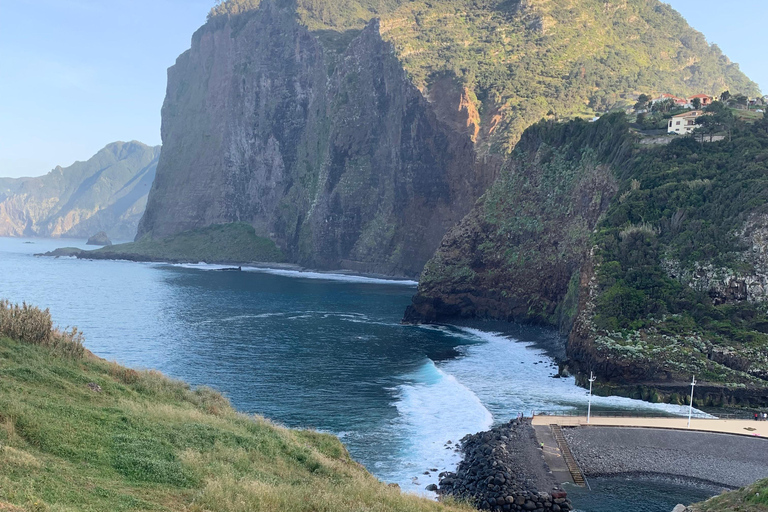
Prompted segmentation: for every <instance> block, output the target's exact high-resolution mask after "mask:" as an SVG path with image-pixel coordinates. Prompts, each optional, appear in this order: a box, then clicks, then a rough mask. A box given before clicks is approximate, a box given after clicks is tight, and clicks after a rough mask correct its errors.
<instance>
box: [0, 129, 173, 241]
mask: <svg viewBox="0 0 768 512" xmlns="http://www.w3.org/2000/svg"><path fill="white" fill-rule="evenodd" d="M159 155H160V147H159V146H158V147H149V146H146V145H144V144H142V143H140V142H136V141H133V142H115V143H113V144H109V145H108V146H106V147H105V148H104V149H102V150H101V151H99V152H98V153H96V155H94V156H93V157H92V158H90V159H89V160H88V161H85V162H76V163H74V164H73V165H71V166H70V167H67V168H62V167H56V168H55V169H54V170H52V171H51V172H50V173H48V174H46V175H45V176H41V177H39V178H20V179H13V180H11V179H3V180H2V181H1V182H0V236H41V237H74V238H88V237H89V236H90V235H92V234H93V233H96V232H98V231H105V232H106V233H108V234H109V235H110V236H111V237H112V238H116V239H123V240H126V239H132V238H133V237H134V236H135V235H136V229H137V226H138V223H139V219H140V218H141V215H142V214H143V213H144V207H145V205H146V202H147V196H148V194H149V189H150V187H151V185H152V181H153V180H154V178H155V170H156V168H157V160H158V157H159Z"/></svg>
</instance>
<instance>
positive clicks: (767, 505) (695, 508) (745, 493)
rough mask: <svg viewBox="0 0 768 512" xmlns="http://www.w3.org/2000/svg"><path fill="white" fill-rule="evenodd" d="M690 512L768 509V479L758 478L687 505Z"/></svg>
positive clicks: (760, 510)
mask: <svg viewBox="0 0 768 512" xmlns="http://www.w3.org/2000/svg"><path fill="white" fill-rule="evenodd" d="M689 510H690V511H692V512H726V511H727V512H765V511H768V480H760V481H757V482H755V483H754V484H752V485H750V486H747V487H743V488H741V489H738V490H736V491H732V492H727V493H725V494H722V495H720V496H716V497H714V498H712V499H710V500H707V501H705V502H702V503H696V504H694V505H691V506H690V507H689Z"/></svg>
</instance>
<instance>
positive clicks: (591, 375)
mask: <svg viewBox="0 0 768 512" xmlns="http://www.w3.org/2000/svg"><path fill="white" fill-rule="evenodd" d="M596 380H597V379H595V374H594V373H592V372H589V401H588V402H587V423H589V418H590V416H592V383H593V382H595V381H596Z"/></svg>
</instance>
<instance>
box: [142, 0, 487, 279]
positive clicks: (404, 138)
mask: <svg viewBox="0 0 768 512" xmlns="http://www.w3.org/2000/svg"><path fill="white" fill-rule="evenodd" d="M168 77H169V78H168V93H167V96H166V101H165V104H164V106H163V128H162V136H163V143H164V150H163V155H162V156H161V158H160V162H159V166H158V173H157V179H156V180H155V184H154V185H153V187H152V192H151V194H150V198H149V204H148V206H147V211H146V213H145V215H144V217H143V219H142V221H141V224H140V226H139V233H138V236H137V239H138V237H143V236H145V235H149V236H151V237H155V238H158V237H165V236H168V235H171V234H174V233H178V232H180V231H185V230H189V229H195V228H199V227H203V226H206V225H210V224H222V223H228V222H237V221H239V222H247V223H249V224H251V225H252V226H254V227H255V228H256V231H257V234H258V235H259V236H265V237H269V238H271V239H272V240H274V241H275V242H276V243H277V244H278V245H279V247H280V248H281V249H282V250H283V251H284V252H285V253H286V254H287V255H288V257H289V258H290V259H291V260H292V261H294V262H298V263H301V264H303V265H306V266H309V267H315V268H348V269H352V270H357V271H368V272H371V271H373V272H380V273H386V274H392V275H404V276H414V275H417V274H418V273H419V272H420V271H421V269H422V267H423V265H424V263H425V262H426V261H427V259H428V258H429V257H430V256H431V255H432V253H433V252H434V250H435V249H436V248H437V246H438V245H439V243H440V240H441V238H442V236H443V235H444V234H445V232H446V231H447V229H448V228H450V227H451V226H453V225H454V224H455V223H456V222H458V221H459V220H460V219H461V217H463V216H464V215H465V214H466V213H467V211H469V209H470V207H471V206H472V203H473V202H474V200H475V199H476V198H477V197H478V196H479V195H480V194H481V193H482V191H483V190H484V189H485V187H486V186H487V185H488V184H489V183H490V180H491V178H492V177H493V174H494V163H493V161H491V162H489V163H483V162H482V161H478V160H477V159H476V157H475V152H474V147H473V144H472V140H471V137H470V135H469V134H468V133H459V132H457V131H455V130H454V129H453V128H451V127H450V126H449V125H448V124H446V123H445V122H443V121H441V120H439V119H438V116H437V115H436V114H435V113H434V111H433V109H432V107H431V105H430V104H429V102H428V101H427V100H426V99H425V98H424V97H423V96H422V94H421V93H420V91H419V90H418V89H416V87H414V86H413V84H412V83H411V82H410V80H409V79H408V77H407V76H406V74H405V71H404V70H403V68H402V65H401V64H400V62H399V61H398V59H397V58H396V56H395V54H394V50H393V48H392V45H391V44H390V43H387V42H384V41H383V40H382V38H381V35H380V31H379V24H378V21H376V20H374V21H372V22H371V23H369V24H368V26H367V27H366V28H365V29H364V30H363V31H362V32H360V33H359V35H358V36H357V37H356V38H355V39H354V40H353V41H352V42H351V43H349V45H348V47H347V48H346V50H344V51H343V52H341V53H340V54H336V53H330V52H329V51H328V50H326V49H325V48H324V46H323V45H322V44H321V42H320V41H319V39H318V38H317V37H316V36H315V35H313V34H312V33H310V31H309V30H308V29H307V28H306V27H304V26H302V25H301V24H299V22H298V21H297V19H296V15H295V12H294V10H293V8H292V7H291V6H282V5H279V2H276V1H266V2H263V3H262V4H261V6H260V7H259V9H258V10H255V11H250V12H246V13H244V14H241V15H238V16H231V17H221V16H219V17H214V18H212V19H211V20H210V21H209V23H208V24H207V25H205V26H204V27H203V28H201V29H200V30H199V31H198V32H197V33H196V34H195V36H194V38H193V42H192V48H191V49H190V50H189V51H188V52H186V53H184V54H183V55H182V56H181V57H179V59H178V60H177V62H176V65H175V66H173V67H172V68H171V69H170V70H169V75H168ZM465 132H466V130H465Z"/></svg>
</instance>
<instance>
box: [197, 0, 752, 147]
mask: <svg viewBox="0 0 768 512" xmlns="http://www.w3.org/2000/svg"><path fill="white" fill-rule="evenodd" d="M257 4H258V1H257V0H228V1H226V2H223V3H221V4H220V5H217V6H216V7H215V8H214V9H213V10H212V11H211V16H212V17H214V18H215V17H216V16H219V15H222V14H228V13H239V12H243V11H245V10H248V9H251V8H254V7H255V6H256V5H257ZM295 4H296V9H297V12H298V13H299V16H300V18H301V19H302V21H303V22H304V23H305V24H306V25H307V26H308V27H309V28H310V30H312V31H313V32H314V33H315V34H316V35H318V37H320V39H321V41H322V42H323V43H324V44H326V47H327V48H328V49H329V50H331V51H339V50H341V49H343V48H344V47H345V46H344V43H345V42H347V43H348V41H349V36H350V34H351V35H354V34H355V33H356V31H358V30H360V29H361V28H362V27H363V26H364V24H365V22H366V21H368V20H370V19H371V18H374V17H379V18H381V20H382V23H381V27H382V33H383V36H384V38H385V39H387V40H389V41H391V42H392V43H393V44H394V46H395V49H396V52H397V54H398V56H399V58H400V60H401V62H402V63H403V66H404V67H405V69H406V71H407V72H408V73H409V74H410V76H411V79H412V80H413V82H414V83H415V84H416V86H418V87H419V88H421V89H422V90H429V89H431V87H432V85H434V84H435V82H436V81H438V80H440V79H443V78H445V77H448V78H451V79H452V80H453V82H454V83H455V84H456V87H457V88H466V89H468V91H469V97H470V98H472V99H473V101H474V103H475V107H476V108H477V110H478V111H479V113H480V119H481V130H480V135H479V142H480V147H481V148H483V149H484V150H487V151H488V150H489V151H496V152H502V153H507V152H510V151H511V150H512V148H513V147H514V144H515V143H516V142H517V141H518V139H519V138H520V136H521V135H522V133H523V131H524V130H525V129H526V128H527V127H528V126H530V125H531V124H533V123H535V122H537V121H538V120H540V119H542V118H544V117H546V116H547V115H548V114H549V115H554V116H555V117H557V118H559V119H562V118H567V117H572V116H591V115H593V114H594V113H595V112H605V111H608V110H611V109H624V108H627V107H631V106H632V105H634V104H635V100H636V98H637V97H638V94H639V92H640V91H643V92H653V93H654V94H658V93H663V92H667V93H671V94H676V95H680V96H690V95H693V94H697V93H707V94H713V95H714V94H717V95H719V94H720V93H721V92H722V91H723V90H725V89H730V90H732V91H738V92H739V93H742V94H748V95H750V96H756V95H758V94H759V89H758V87H757V85H756V84H755V83H753V82H751V81H750V80H749V79H748V78H747V77H746V76H744V74H742V73H741V72H740V71H739V68H738V66H737V65H735V64H733V63H731V62H730V61H729V60H728V58H727V57H726V56H724V55H723V54H722V52H721V51H720V49H719V48H718V47H717V46H715V45H712V46H710V45H708V44H707V42H706V39H705V38H704V36H703V35H702V34H700V33H699V32H696V31H695V30H693V29H692V28H691V27H689V26H688V24H687V23H686V21H685V19H684V18H683V17H682V16H680V15H679V14H678V13H677V12H676V11H674V10H673V9H672V8H671V7H669V6H668V5H666V4H664V3H661V2H658V1H656V0H653V1H648V0H629V1H626V2H620V3H615V2H614V3H610V2H609V3H606V2H605V1H604V0H580V1H578V2H574V1H572V0H550V1H547V2H539V1H529V2H523V1H520V0H443V1H440V2H433V1H427V0H409V1H405V0H341V1H339V0H295ZM550 113H551V114H550Z"/></svg>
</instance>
